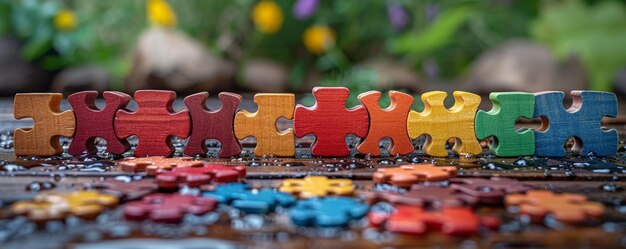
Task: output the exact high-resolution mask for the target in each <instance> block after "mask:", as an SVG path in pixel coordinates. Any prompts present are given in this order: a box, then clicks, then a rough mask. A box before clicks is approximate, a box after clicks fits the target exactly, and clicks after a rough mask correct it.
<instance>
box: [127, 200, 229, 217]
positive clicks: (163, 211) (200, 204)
mask: <svg viewBox="0 0 626 249" xmlns="http://www.w3.org/2000/svg"><path fill="white" fill-rule="evenodd" d="M216 205H217V202H216V201H215V200H213V199H211V198H207V197H199V196H192V195H181V194H151V195H148V196H146V197H144V198H143V199H142V200H140V201H134V202H130V203H127V204H126V205H125V206H124V218H126V219H127V220H135V221H143V220H148V219H149V220H152V221H154V222H164V223H178V222H180V221H181V220H182V219H183V216H184V215H185V214H194V215H203V214H206V213H208V212H210V211H212V210H213V209H215V206H216Z"/></svg>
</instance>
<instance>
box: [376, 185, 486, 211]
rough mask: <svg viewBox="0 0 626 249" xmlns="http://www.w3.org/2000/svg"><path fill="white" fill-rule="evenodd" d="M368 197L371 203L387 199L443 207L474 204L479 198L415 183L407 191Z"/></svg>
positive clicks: (402, 202)
mask: <svg viewBox="0 0 626 249" xmlns="http://www.w3.org/2000/svg"><path fill="white" fill-rule="evenodd" d="M366 198H367V200H368V202H369V203H370V204H373V203H376V202H378V201H386V202H389V203H392V204H402V205H411V206H422V207H432V208H436V209H440V208H443V207H458V206H474V205H476V204H477V203H478V198H477V197H474V196H471V195H467V194H464V193H461V192H459V191H456V190H455V189H451V188H444V187H439V186H421V185H413V186H412V187H411V190H410V191H408V192H406V193H397V192H369V193H367V194H366Z"/></svg>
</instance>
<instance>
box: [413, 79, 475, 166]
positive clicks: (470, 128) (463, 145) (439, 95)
mask: <svg viewBox="0 0 626 249" xmlns="http://www.w3.org/2000/svg"><path fill="white" fill-rule="evenodd" d="M447 95H448V94H447V93H446V92H442V91H431V92H427V93H424V94H422V96H421V98H422V102H424V111H423V112H421V113H418V112H416V111H410V112H409V117H408V122H407V130H408V132H409V137H410V138H412V139H415V138H418V137H419V136H421V135H423V134H426V135H428V138H427V139H426V144H425V145H424V152H426V154H428V155H431V156H437V157H445V156H448V151H447V150H446V142H447V141H448V139H449V138H457V139H459V140H460V142H457V143H456V144H455V145H454V146H453V147H452V151H453V152H455V153H457V154H472V155H477V154H480V153H481V152H482V148H481V147H480V143H479V142H478V140H477V139H476V134H475V129H474V128H475V127H474V124H475V123H474V121H475V120H474V118H475V117H476V111H477V110H478V105H479V104H480V96H478V95H476V94H473V93H469V92H463V91H455V92H454V93H453V96H454V101H455V102H454V105H453V106H452V108H450V109H446V107H445V106H444V100H445V99H446V96H447ZM450 127H454V129H450Z"/></svg>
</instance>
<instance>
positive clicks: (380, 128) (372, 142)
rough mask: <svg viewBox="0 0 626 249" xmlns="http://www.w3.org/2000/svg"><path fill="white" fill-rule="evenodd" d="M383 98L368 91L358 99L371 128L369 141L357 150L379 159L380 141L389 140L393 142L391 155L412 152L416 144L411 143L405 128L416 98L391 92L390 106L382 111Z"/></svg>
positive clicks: (390, 150) (366, 140) (368, 133)
mask: <svg viewBox="0 0 626 249" xmlns="http://www.w3.org/2000/svg"><path fill="white" fill-rule="evenodd" d="M381 95H382V93H381V92H379V91H369V92H365V93H362V94H360V95H359V97H358V98H359V100H360V101H361V103H363V106H365V108H366V109H367V112H368V113H369V120H370V121H369V123H370V125H369V131H368V132H367V137H365V139H364V140H363V141H362V142H361V143H360V144H359V145H358V146H357V150H358V151H359V152H360V153H363V154H371V155H372V156H380V148H379V143H380V140H381V139H383V138H389V139H391V140H392V141H393V143H392V146H391V148H389V154H390V155H404V154H409V153H411V152H413V150H414V148H413V144H411V140H410V139H409V134H408V132H407V125H406V124H407V118H408V114H409V111H411V105H412V104H413V96H411V95H409V94H406V93H403V92H398V91H389V98H390V99H391V103H390V104H389V107H387V108H385V109H381V108H380V106H379V104H378V102H379V100H380V97H381Z"/></svg>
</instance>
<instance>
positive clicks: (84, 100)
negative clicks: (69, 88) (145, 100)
mask: <svg viewBox="0 0 626 249" xmlns="http://www.w3.org/2000/svg"><path fill="white" fill-rule="evenodd" d="M102 96H103V97H104V99H105V100H106V106H105V107H104V108H103V109H98V107H97V106H96V98H97V97H98V92H97V91H83V92H78V93H74V94H72V95H70V96H69V97H68V98H67V101H68V102H69V103H70V105H71V106H72V109H73V111H74V116H75V118H76V132H75V134H74V138H73V139H72V143H71V144H70V147H69V149H68V153H70V154H72V155H74V156H78V155H81V154H83V153H84V152H87V153H88V154H95V153H97V152H98V149H97V148H96V146H95V144H94V142H95V139H96V138H97V137H99V138H102V139H104V140H106V141H107V150H106V151H107V152H110V153H113V154H118V155H119V154H122V153H124V152H126V151H128V150H129V149H130V144H129V143H128V141H126V140H123V139H119V138H118V137H117V135H116V134H115V129H114V128H113V122H114V120H115V114H116V113H117V110H120V109H124V108H125V107H126V105H127V104H128V102H130V96H129V95H127V94H125V93H121V92H110V91H106V92H104V93H103V94H102Z"/></svg>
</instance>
